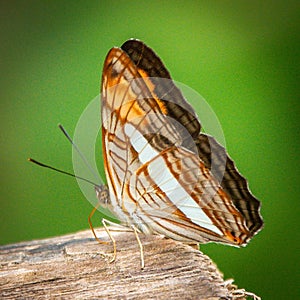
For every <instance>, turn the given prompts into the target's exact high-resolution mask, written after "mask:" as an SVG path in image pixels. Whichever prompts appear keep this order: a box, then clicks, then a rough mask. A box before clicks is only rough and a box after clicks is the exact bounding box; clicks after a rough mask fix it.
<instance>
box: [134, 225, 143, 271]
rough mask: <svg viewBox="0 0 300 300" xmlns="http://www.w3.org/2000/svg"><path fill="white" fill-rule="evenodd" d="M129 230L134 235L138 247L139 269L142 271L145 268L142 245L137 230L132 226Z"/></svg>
mask: <svg viewBox="0 0 300 300" xmlns="http://www.w3.org/2000/svg"><path fill="white" fill-rule="evenodd" d="M131 228H132V229H133V232H134V234H135V238H136V240H137V242H138V244H139V247H140V254H141V269H144V267H145V260H144V250H143V245H142V242H141V240H140V238H139V235H138V231H137V229H136V228H135V226H134V225H131Z"/></svg>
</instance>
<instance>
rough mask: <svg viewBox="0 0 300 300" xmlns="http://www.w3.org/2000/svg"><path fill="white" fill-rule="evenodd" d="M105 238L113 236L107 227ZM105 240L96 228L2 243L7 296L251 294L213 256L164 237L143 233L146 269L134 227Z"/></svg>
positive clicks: (1, 281) (2, 286) (0, 289)
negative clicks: (236, 286) (235, 287)
mask: <svg viewBox="0 0 300 300" xmlns="http://www.w3.org/2000/svg"><path fill="white" fill-rule="evenodd" d="M97 233H98V235H99V237H100V238H102V239H104V240H108V238H107V234H106V232H105V231H104V230H103V229H101V228H100V229H97ZM111 233H112V235H113V236H114V237H115V239H116V242H117V259H116V261H115V262H113V263H110V262H109V261H110V259H111V257H112V256H111V255H112V245H111V244H99V243H98V242H96V241H95V239H94V238H93V236H92V233H91V232H90V231H82V232H78V233H75V234H69V235H65V236H59V237H53V238H49V239H44V240H35V241H29V242H22V243H18V244H11V245H6V246H1V247H0V263H1V270H0V298H1V299H32V298H34V299H245V298H243V295H241V294H236V295H240V297H238V298H237V297H236V296H233V295H234V293H232V291H231V289H232V285H230V284H228V283H227V282H224V280H223V276H222V274H221V273H220V272H219V271H218V269H217V268H216V266H215V265H214V263H213V262H212V261H211V259H210V258H209V257H208V256H206V255H204V254H202V253H201V252H200V251H198V250H196V249H194V248H192V247H190V246H188V245H185V244H182V243H179V242H175V241H173V240H170V239H166V238H163V237H161V236H144V235H140V238H141V241H142V244H143V246H144V253H145V265H146V266H145V269H144V270H141V268H140V252H139V247H138V244H137V242H136V239H135V236H134V234H133V233H132V232H117V231H112V232H111Z"/></svg>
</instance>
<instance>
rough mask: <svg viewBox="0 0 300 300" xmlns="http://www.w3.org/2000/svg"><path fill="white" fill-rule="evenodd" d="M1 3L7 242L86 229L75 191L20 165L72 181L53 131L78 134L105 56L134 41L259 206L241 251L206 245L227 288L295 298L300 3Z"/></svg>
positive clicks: (66, 152) (83, 204) (64, 146)
mask: <svg viewBox="0 0 300 300" xmlns="http://www.w3.org/2000/svg"><path fill="white" fill-rule="evenodd" d="M0 5H1V21H0V22H1V26H0V30H1V46H0V49H1V50H0V51H1V78H0V84H1V86H0V88H1V90H0V92H1V128H2V130H1V175H2V178H1V182H2V183H1V243H2V244H7V243H14V242H18V241H24V240H30V239H38V238H45V237H50V236H55V235H59V234H64V233H70V232H74V231H77V230H80V229H85V228H88V223H87V216H88V214H89V213H90V211H91V209H92V207H91V204H90V203H89V202H88V201H86V200H85V198H84V197H83V195H82V194H81V191H80V189H79V188H78V185H77V183H76V181H75V180H73V179H72V178H68V177H67V176H62V175H60V174H57V173H54V172H51V171H47V170H44V169H41V168H38V167H36V166H34V165H31V164H29V163H28V162H27V161H26V159H27V157H29V156H32V157H34V158H36V159H39V160H41V161H43V162H46V163H49V164H51V165H53V166H58V167H60V168H62V169H64V170H69V171H71V170H72V156H71V151H72V150H71V146H70V144H69V143H68V141H67V140H66V139H65V138H64V136H63V135H62V134H61V133H60V132H59V131H58V129H57V124H58V123H62V124H63V125H64V126H65V127H66V128H67V130H68V131H69V132H70V134H73V132H74V128H75V125H76V123H77V120H78V118H79V116H80V114H81V112H82V111H83V109H84V108H85V106H86V105H87V104H88V103H89V102H90V100H91V99H93V98H94V97H95V96H97V95H98V94H99V89H100V76H101V70H102V64H103V60H104V58H105V55H106V53H107V52H108V50H109V49H110V48H111V47H113V46H120V45H121V44H122V43H123V42H124V41H125V40H127V39H128V38H138V39H141V40H143V41H144V42H146V43H147V44H148V45H149V46H150V47H151V48H153V49H154V50H155V51H156V52H157V53H158V54H159V56H160V57H161V58H162V59H163V61H164V62H165V64H166V66H167V67H168V69H169V70H170V72H171V74H172V76H173V78H174V79H176V80H177V81H180V82H183V83H185V84H187V85H188V86H190V87H192V88H193V89H195V90H196V91H198V92H199V93H200V94H201V95H202V96H204V98H205V99H206V100H207V101H208V103H209V104H210V105H211V107H212V108H213V110H214V111H215V113H216V114H217V116H218V118H219V120H220V122H221V124H222V127H223V130H224V133H225V137H226V144H227V149H228V152H229V153H230V155H231V156H232V157H233V158H234V160H235V162H236V163H237V165H238V167H239V170H240V171H241V172H242V173H243V174H244V175H245V176H246V177H247V178H248V180H249V184H250V187H251V190H252V191H253V193H254V194H255V195H256V196H257V197H258V198H259V199H260V200H261V202H262V215H263V217H264V220H265V228H264V230H263V231H262V232H261V233H260V234H258V236H256V237H255V238H254V240H253V241H252V242H251V243H250V244H249V245H248V246H247V247H246V248H243V249H235V248H232V247H228V246H223V245H216V244H211V245H204V246H201V249H202V251H204V252H205V253H206V254H208V255H209V256H210V257H212V258H213V260H214V261H215V262H216V263H217V265H218V267H219V268H220V270H222V271H223V272H224V274H225V277H226V278H230V277H233V278H235V281H236V283H237V284H238V285H239V286H240V287H245V288H246V289H247V290H248V291H253V292H255V293H257V294H258V295H260V296H261V297H262V298H263V299H296V298H297V295H296V292H297V285H299V277H298V278H296V277H297V273H298V272H299V233H298V232H299V225H298V220H299V217H298V216H299V204H298V203H299V202H298V201H299V181H298V180H297V179H298V175H299V172H298V170H299V139H298V137H299V126H298V122H299V89H298V85H299V32H300V31H299V29H300V28H299V27H300V26H299V22H298V21H299V19H298V18H299V2H298V1H185V2H183V1H1V4H0ZM195 109H196V110H197V107H195ZM98 159H99V162H101V156H100V154H99V158H98ZM99 164H100V165H101V163H99ZM298 288H299V286H298ZM298 296H299V295H298Z"/></svg>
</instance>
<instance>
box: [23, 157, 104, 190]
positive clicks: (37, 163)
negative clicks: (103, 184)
mask: <svg viewBox="0 0 300 300" xmlns="http://www.w3.org/2000/svg"><path fill="white" fill-rule="evenodd" d="M28 161H30V162H32V163H34V164H36V165H38V166H40V167H43V168H48V169H50V170H54V171H56V172H59V173H62V174H65V175H68V176H72V177H75V178H77V179H80V180H83V181H85V182H88V183H90V184H92V185H94V186H99V185H98V184H96V183H95V182H93V181H90V180H88V179H86V178H83V177H80V176H77V175H75V174H73V173H70V172H66V171H63V170H60V169H57V168H54V167H51V166H49V165H46V164H43V163H41V162H39V161H37V160H35V159H33V158H31V157H30V158H28Z"/></svg>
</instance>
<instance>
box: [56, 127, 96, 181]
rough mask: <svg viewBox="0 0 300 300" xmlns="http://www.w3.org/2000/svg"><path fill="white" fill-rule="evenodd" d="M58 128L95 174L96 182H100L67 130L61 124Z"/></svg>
mask: <svg viewBox="0 0 300 300" xmlns="http://www.w3.org/2000/svg"><path fill="white" fill-rule="evenodd" d="M58 127H59V129H60V130H61V131H62V133H63V134H64V135H65V137H66V138H67V139H68V140H69V142H70V143H71V144H72V146H73V147H74V149H75V150H76V152H77V153H78V154H79V156H80V158H81V159H82V161H83V162H84V164H85V165H86V166H87V168H88V169H89V171H90V172H91V173H92V174H93V176H94V178H95V179H96V181H98V180H99V178H98V176H97V175H96V173H95V172H94V170H93V168H92V167H91V165H90V163H89V162H88V161H87V159H86V158H85V156H84V155H83V153H82V152H81V151H80V149H79V148H78V147H77V145H76V144H75V143H74V142H73V140H72V138H71V137H70V135H69V134H68V132H67V131H66V130H65V128H64V127H63V126H62V125H61V124H58ZM75 177H76V176H75ZM100 182H102V180H101V179H100ZM98 185H99V184H98Z"/></svg>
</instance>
